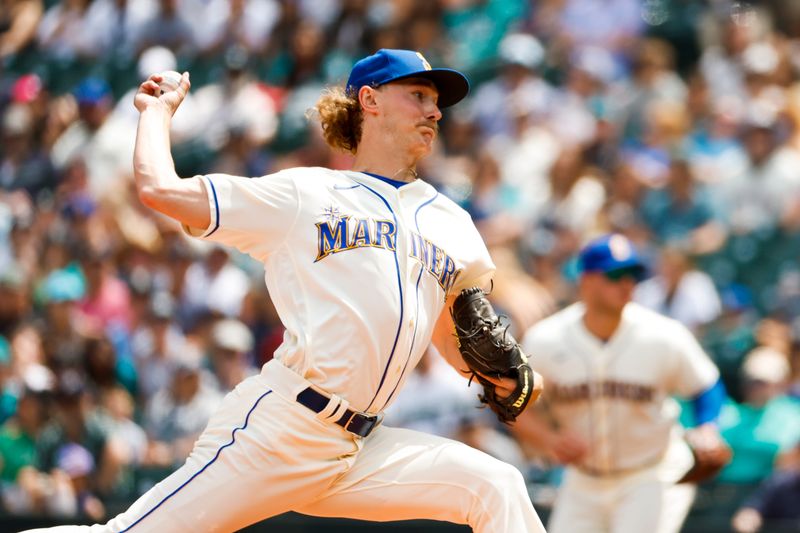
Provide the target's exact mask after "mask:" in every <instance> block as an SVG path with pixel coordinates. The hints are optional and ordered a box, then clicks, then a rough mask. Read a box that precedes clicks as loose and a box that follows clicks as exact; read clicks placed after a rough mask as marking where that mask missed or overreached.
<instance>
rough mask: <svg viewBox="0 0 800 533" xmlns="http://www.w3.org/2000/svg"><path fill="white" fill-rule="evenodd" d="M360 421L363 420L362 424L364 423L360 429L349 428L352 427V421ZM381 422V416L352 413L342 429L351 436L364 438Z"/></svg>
mask: <svg viewBox="0 0 800 533" xmlns="http://www.w3.org/2000/svg"><path fill="white" fill-rule="evenodd" d="M356 417H360V418H356ZM361 419H363V420H364V422H365V423H364V424H363V425H362V426H361V427H358V428H352V427H351V426H352V425H353V422H354V421H357V420H361ZM382 420H383V414H377V415H367V414H363V413H359V412H358V411H353V414H352V415H350V418H348V419H347V422H346V423H345V425H344V429H345V430H346V431H349V432H350V433H352V434H353V435H358V436H359V437H361V438H364V437H366V436H367V435H369V434H370V433H372V430H373V429H375V427H376V426H377V425H378V424H380V423H381V421H382Z"/></svg>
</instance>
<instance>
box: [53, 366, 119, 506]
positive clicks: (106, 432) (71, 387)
mask: <svg viewBox="0 0 800 533" xmlns="http://www.w3.org/2000/svg"><path fill="white" fill-rule="evenodd" d="M55 400H56V412H55V416H54V419H53V421H52V422H51V423H50V424H48V425H47V427H45V428H44V429H43V430H42V433H41V436H40V438H39V439H38V441H37V457H38V461H39V465H40V468H41V469H42V470H44V471H46V472H49V471H51V470H53V469H57V470H60V471H62V472H65V473H66V474H67V475H68V476H69V477H70V478H71V480H72V483H73V486H74V489H75V491H76V495H77V496H78V503H79V505H80V506H81V512H83V513H87V514H89V516H92V517H102V516H103V514H104V510H103V509H102V505H101V504H100V502H99V500H97V498H96V497H95V496H96V495H98V494H107V493H110V492H112V491H113V489H114V485H115V483H116V482H117V481H118V475H119V472H120V470H121V469H122V468H123V467H124V466H125V464H126V462H127V460H128V458H127V457H125V456H124V455H123V454H121V453H120V449H121V448H122V447H121V446H120V445H119V444H117V443H116V442H115V441H114V440H113V439H112V438H111V434H110V429H111V424H110V421H109V419H108V417H107V415H105V414H104V413H103V412H102V411H101V410H100V409H98V408H97V406H96V405H95V404H94V402H93V400H92V398H91V397H90V395H89V394H88V390H87V388H86V383H85V381H84V379H83V378H82V377H81V375H80V374H79V373H77V372H74V371H69V372H65V373H63V374H62V375H61V376H60V377H59V384H58V386H57V389H56V393H55ZM95 519H96V518H95Z"/></svg>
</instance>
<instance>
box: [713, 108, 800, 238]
mask: <svg viewBox="0 0 800 533" xmlns="http://www.w3.org/2000/svg"><path fill="white" fill-rule="evenodd" d="M775 119H776V117H775V115H774V114H773V112H771V111H769V110H766V109H760V110H759V109H753V110H752V111H751V114H750V116H749V117H748V122H747V124H746V126H745V128H744V132H743V134H742V142H743V144H744V147H745V149H746V151H747V155H748V158H749V164H748V166H747V167H746V168H744V169H743V171H742V172H741V173H740V174H738V175H736V176H734V177H732V178H731V180H730V181H728V182H722V183H718V184H717V186H716V187H714V189H713V191H714V193H715V194H719V195H721V197H722V198H723V200H724V201H725V203H726V206H725V209H726V211H727V218H728V221H729V224H730V226H731V229H732V231H733V232H734V233H737V234H748V233H752V232H755V231H767V232H769V231H772V230H774V229H776V228H777V227H779V226H780V225H781V224H782V223H783V222H784V219H785V217H786V216H787V214H788V213H789V208H790V207H791V206H792V200H793V199H794V198H795V197H797V195H798V194H800V175H798V174H797V172H796V171H795V169H797V168H798V165H800V152H798V151H797V150H795V149H794V148H792V147H790V146H788V145H781V141H780V139H779V138H778V134H777V131H776V129H775V128H776V122H775Z"/></svg>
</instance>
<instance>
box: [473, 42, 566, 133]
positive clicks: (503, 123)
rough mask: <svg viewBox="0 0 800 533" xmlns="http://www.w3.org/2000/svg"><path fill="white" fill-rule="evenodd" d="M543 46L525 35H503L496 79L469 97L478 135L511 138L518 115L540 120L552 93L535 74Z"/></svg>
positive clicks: (551, 99)
mask: <svg viewBox="0 0 800 533" xmlns="http://www.w3.org/2000/svg"><path fill="white" fill-rule="evenodd" d="M544 54H545V51H544V47H542V44H541V43H540V42H539V41H538V40H537V39H536V37H534V36H533V35H529V34H527V33H511V34H509V35H506V36H505V37H504V38H503V40H502V41H500V45H499V47H498V51H497V58H498V61H499V63H500V64H499V72H498V75H497V77H495V78H494V79H492V80H491V81H489V82H488V83H485V84H483V85H482V86H481V87H480V89H478V91H477V92H476V93H475V96H474V97H473V98H472V100H471V102H472V106H473V114H474V116H475V120H476V121H477V124H478V126H479V127H480V133H481V136H482V137H483V138H485V139H491V138H492V137H495V136H497V135H502V136H506V137H508V136H511V135H512V133H513V131H514V129H516V125H515V124H514V122H515V121H516V120H517V119H516V117H517V116H518V115H520V114H523V111H524V114H525V115H527V116H533V117H534V118H541V117H543V116H546V114H547V113H548V112H549V111H550V110H551V109H550V107H551V106H552V104H553V98H554V96H555V94H554V90H553V88H552V87H550V85H549V84H548V83H547V82H546V81H544V80H543V79H542V78H541V77H540V76H539V74H538V72H537V70H538V69H539V68H540V67H541V65H542V63H543V62H544Z"/></svg>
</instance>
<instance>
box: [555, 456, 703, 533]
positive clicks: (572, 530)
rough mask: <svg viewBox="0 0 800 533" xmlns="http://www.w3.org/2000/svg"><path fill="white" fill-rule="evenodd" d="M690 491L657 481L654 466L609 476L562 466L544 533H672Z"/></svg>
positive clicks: (684, 510)
mask: <svg viewBox="0 0 800 533" xmlns="http://www.w3.org/2000/svg"><path fill="white" fill-rule="evenodd" d="M695 492H696V487H695V486H694V485H690V484H680V485H676V484H674V483H673V482H671V481H670V482H668V481H665V480H663V479H662V477H661V476H660V475H659V468H658V467H653V468H648V469H645V470H641V471H639V472H636V473H631V474H627V475H621V476H616V477H609V478H598V477H592V476H588V475H586V474H584V473H582V472H580V471H579V470H577V469H575V468H568V469H567V471H566V474H565V476H564V481H563V483H562V485H561V488H560V489H559V492H558V496H557V497H556V502H555V505H554V507H553V512H552V514H551V516H550V520H549V523H548V524H547V530H548V531H549V532H550V533H643V532H647V533H678V532H679V531H680V530H681V526H682V525H683V521H684V520H685V519H686V515H687V514H688V513H689V509H690V508H691V506H692V502H693V501H694V496H695Z"/></svg>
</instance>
